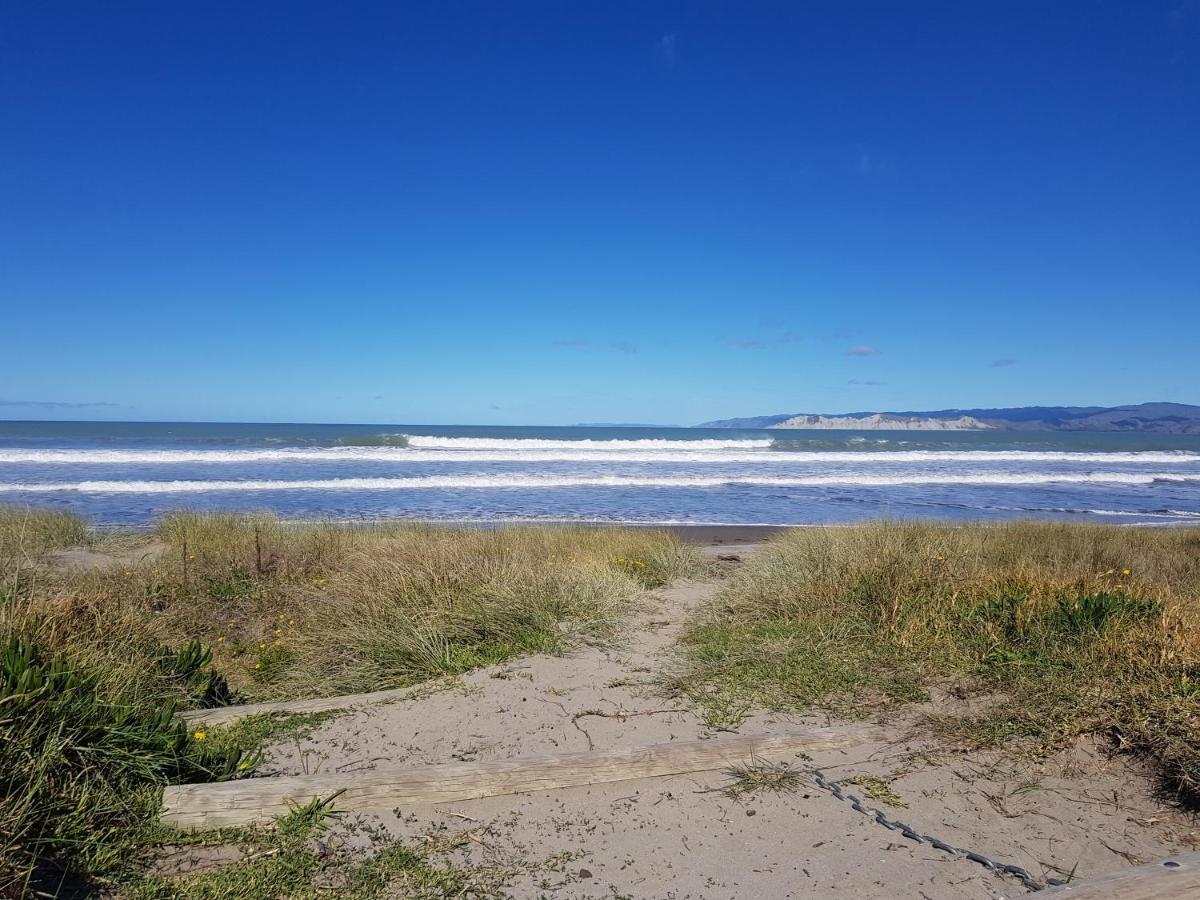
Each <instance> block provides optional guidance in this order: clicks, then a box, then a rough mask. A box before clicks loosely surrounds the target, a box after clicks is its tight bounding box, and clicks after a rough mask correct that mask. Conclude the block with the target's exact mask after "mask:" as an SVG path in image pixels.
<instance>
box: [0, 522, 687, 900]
mask: <svg viewBox="0 0 1200 900" xmlns="http://www.w3.org/2000/svg"><path fill="white" fill-rule="evenodd" d="M89 541H90V535H89V532H88V530H87V528H86V526H85V525H84V523H83V522H82V521H81V520H79V519H77V518H75V517H71V516H64V515H62V514H59V513H40V512H33V511H29V510H5V509H3V508H0V578H2V579H3V582H2V583H3V584H4V585H5V586H6V587H5V592H4V593H3V594H2V595H0V896H5V895H6V894H7V895H13V896H21V895H23V893H24V892H26V891H28V890H32V889H35V888H36V889H40V890H44V891H48V892H50V893H53V892H54V891H55V890H56V889H57V887H56V886H57V885H58V884H60V883H67V882H72V881H76V882H78V881H83V882H86V881H88V880H89V879H96V878H107V877H113V876H120V875H122V873H126V872H128V869H129V865H130V863H131V861H133V860H135V859H136V857H137V852H136V851H137V850H138V848H139V846H140V842H142V841H144V840H145V834H146V829H147V828H148V827H149V826H150V825H151V824H152V822H153V820H154V816H155V812H156V809H157V796H158V791H159V789H160V788H161V786H162V785H163V784H165V783H169V782H173V781H181V780H190V779H194V778H201V779H205V780H208V779H212V778H218V777H230V776H235V775H237V774H239V772H240V771H241V768H242V767H243V765H244V762H245V760H244V759H243V757H242V756H241V755H239V751H238V750H237V749H236V747H237V746H238V745H237V744H236V742H235V743H234V744H232V745H231V744H230V742H228V741H225V740H222V739H219V737H220V736H216V735H214V736H213V737H210V738H209V739H208V740H207V742H205V741H204V739H203V737H201V738H197V737H196V735H194V734H189V733H188V732H187V731H186V729H184V727H183V726H182V725H181V724H180V723H179V721H178V720H177V719H175V718H174V717H173V712H174V709H175V708H176V707H177V706H188V705H192V706H195V705H212V704H219V703H223V702H227V701H229V700H230V699H231V698H232V697H233V695H234V694H235V693H238V694H241V695H242V697H244V698H245V699H257V698H303V697H313V696H320V695H329V694H336V693H341V692H346V691H359V690H361V691H368V690H375V689H380V688H387V687H396V686H404V685H412V684H416V683H418V682H420V681H423V680H425V679H429V678H432V677H435V676H439V675H443V674H457V673H460V672H464V671H466V670H468V669H471V668H473V667H476V666H479V665H484V664H487V663H492V662H499V661H501V660H504V659H508V658H510V657H512V656H515V655H519V654H526V653H534V652H547V651H549V652H557V651H560V650H563V649H565V648H568V647H570V646H572V645H574V644H577V643H579V642H582V641H603V640H607V639H608V638H609V637H610V636H612V635H613V633H614V631H615V629H616V626H617V624H618V622H619V619H620V617H621V615H622V613H623V612H624V611H625V610H626V609H627V607H628V605H629V604H630V603H631V602H633V601H634V599H635V598H636V597H637V596H638V594H639V593H640V592H641V591H642V590H644V589H645V588H647V587H651V586H654V585H657V584H662V583H664V582H666V581H669V580H671V579H672V578H674V577H676V576H678V575H680V574H684V573H686V572H688V571H691V570H692V568H693V567H694V566H695V565H696V564H697V563H696V557H695V555H694V552H693V551H691V550H690V549H688V548H687V547H685V546H684V545H682V544H681V543H680V542H679V541H677V540H675V539H674V538H672V537H670V536H669V535H666V534H663V533H656V532H652V531H646V530H622V529H593V528H566V527H563V528H558V527H555V528H501V529H460V528H437V527H432V526H425V525H413V524H397V525H361V526H349V525H332V524H311V525H308V524H305V525H300V524H284V523H280V522H278V521H277V520H275V519H274V518H273V517H271V516H269V515H259V516H224V515H195V514H189V513H181V514H176V515H172V516H168V517H166V518H165V519H164V520H163V521H162V522H161V523H160V524H159V525H158V527H157V528H156V530H155V533H154V534H153V535H151V536H148V537H147V538H146V539H145V543H146V546H145V548H144V549H145V550H146V551H147V552H145V553H143V552H140V551H139V552H135V553H120V554H119V555H118V556H116V557H115V558H114V564H113V565H110V566H107V567H103V568H99V569H92V570H86V571H69V570H63V569H56V568H54V567H53V566H51V565H48V564H47V562H46V557H45V554H46V553H47V551H49V550H51V549H54V548H56V547H61V546H68V545H72V544H83V543H87V542H89ZM121 546H124V545H121ZM125 549H128V548H125ZM151 551H153V552H151ZM226 677H227V678H228V681H226ZM226 746H233V747H234V748H235V749H232V750H230V751H228V752H225V751H220V752H218V750H217V748H218V747H226Z"/></svg>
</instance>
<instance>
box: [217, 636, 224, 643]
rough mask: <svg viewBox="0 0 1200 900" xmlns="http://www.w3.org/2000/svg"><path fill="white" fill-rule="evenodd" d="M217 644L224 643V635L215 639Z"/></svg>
mask: <svg viewBox="0 0 1200 900" xmlns="http://www.w3.org/2000/svg"><path fill="white" fill-rule="evenodd" d="M217 643H218V644H223V643H225V635H221V636H220V637H219V638H217Z"/></svg>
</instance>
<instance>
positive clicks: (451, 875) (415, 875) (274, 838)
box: [124, 798, 500, 900]
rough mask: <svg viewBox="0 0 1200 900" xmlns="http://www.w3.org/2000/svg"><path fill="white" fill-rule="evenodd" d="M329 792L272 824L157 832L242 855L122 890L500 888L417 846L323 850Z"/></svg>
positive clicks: (417, 892)
mask: <svg viewBox="0 0 1200 900" xmlns="http://www.w3.org/2000/svg"><path fill="white" fill-rule="evenodd" d="M333 799H334V798H326V799H325V800H314V801H312V802H311V803H308V804H305V805H304V806H299V807H297V808H295V809H293V810H292V811H291V812H290V813H289V814H287V815H286V816H282V817H281V818H279V819H278V820H277V821H276V822H275V826H274V827H273V828H269V829H267V828H258V829H253V828H250V829H225V830H223V831H221V832H217V833H212V834H209V835H204V834H201V835H187V834H179V835H173V836H172V835H167V834H164V835H160V840H164V841H169V840H170V839H171V838H172V837H174V838H176V839H177V842H178V843H189V842H191V843H201V842H204V841H205V840H206V838H213V839H215V840H217V841H219V842H220V843H224V844H238V845H240V846H241V848H242V850H243V851H244V856H243V858H242V859H241V860H239V861H237V862H234V863H232V864H230V865H228V866H225V867H223V868H220V869H217V870H216V871H211V872H204V873H200V874H194V875H182V876H177V877H165V876H149V877H144V878H141V879H139V880H138V881H136V882H134V883H133V884H132V885H130V886H129V887H128V888H127V889H126V891H125V892H124V896H126V897H128V898H129V900H277V898H280V897H289V898H316V897H338V898H347V900H373V898H377V897H406V898H412V900H443V898H453V897H463V896H468V895H469V896H472V897H489V896H500V895H499V894H497V893H493V892H492V891H491V890H488V889H487V888H486V887H485V886H483V885H481V884H479V883H469V882H468V879H467V875H466V874H465V873H463V872H460V871H457V870H455V869H453V868H449V867H439V866H435V865H434V864H432V863H431V862H429V861H428V859H426V857H425V856H423V855H422V854H420V853H418V852H416V851H415V850H412V849H410V848H408V847H405V846H402V845H397V844H390V845H387V846H384V847H382V848H381V849H379V850H378V851H377V852H375V853H374V854H373V855H371V856H370V857H369V858H366V859H355V858H352V857H349V856H346V855H343V854H341V853H338V852H336V851H335V852H334V853H332V854H328V855H326V854H323V853H321V852H320V851H318V849H317V848H316V841H317V839H318V838H320V836H321V835H322V834H323V833H324V832H325V831H327V830H328V827H329V819H330V817H331V816H332V815H333V813H332V812H331V809H332V802H331V801H332V800H333ZM468 888H470V892H469V894H468Z"/></svg>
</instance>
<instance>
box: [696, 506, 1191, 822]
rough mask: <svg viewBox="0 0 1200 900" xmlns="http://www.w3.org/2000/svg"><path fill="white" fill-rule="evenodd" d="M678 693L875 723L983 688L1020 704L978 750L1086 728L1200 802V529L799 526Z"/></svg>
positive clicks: (1065, 736)
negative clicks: (935, 694)
mask: <svg viewBox="0 0 1200 900" xmlns="http://www.w3.org/2000/svg"><path fill="white" fill-rule="evenodd" d="M682 650H683V657H684V663H683V667H682V669H681V671H680V672H678V673H677V674H676V676H675V677H674V679H673V681H674V685H675V687H676V689H677V690H679V691H680V692H682V693H685V694H687V695H688V696H690V697H691V698H693V699H694V700H695V701H696V702H697V703H699V704H700V705H701V707H702V708H704V709H707V710H710V711H711V712H712V714H713V715H716V716H720V715H723V714H724V711H725V710H728V709H729V708H730V707H731V706H733V707H736V705H737V704H739V703H743V704H744V703H750V702H752V703H757V704H762V705H766V706H771V707H776V708H785V709H797V708H803V707H806V706H810V705H813V704H822V705H827V706H832V707H835V708H837V709H839V710H840V711H843V712H860V713H861V712H862V711H863V710H864V709H866V708H869V707H870V706H871V705H873V704H878V703H887V702H899V701H912V700H920V699H922V698H923V697H924V691H923V687H924V686H925V685H927V684H929V683H931V682H933V681H937V680H945V679H946V678H954V677H972V678H974V679H977V680H978V681H979V682H980V684H981V685H982V686H984V687H985V688H989V689H992V690H994V691H996V692H997V693H998V694H1000V695H1003V696H1005V697H1007V698H1009V699H1008V700H1006V701H1005V702H1003V703H1001V704H999V705H998V706H996V707H994V708H992V709H991V710H990V711H989V712H987V713H986V714H983V715H981V716H979V717H978V718H975V719H972V720H953V721H951V720H943V721H942V722H941V723H940V724H941V725H942V727H945V728H949V729H952V730H953V731H955V732H956V733H957V734H959V735H960V736H963V737H966V738H968V739H970V740H972V741H975V742H979V743H988V744H999V743H1003V742H1005V741H1008V740H1013V739H1029V740H1032V741H1034V742H1035V744H1036V745H1037V746H1039V747H1042V748H1052V747H1055V746H1059V745H1061V744H1062V743H1063V742H1065V741H1068V740H1070V739H1072V738H1074V737H1075V736H1077V735H1080V734H1083V733H1101V734H1106V735H1109V736H1111V737H1112V738H1113V739H1114V740H1115V742H1116V744H1117V746H1120V747H1122V748H1124V749H1128V750H1132V751H1136V752H1139V753H1143V754H1146V755H1147V756H1148V757H1150V758H1152V759H1153V760H1155V762H1156V764H1157V766H1158V767H1159V771H1160V772H1161V774H1162V776H1163V779H1164V783H1165V784H1166V785H1167V786H1168V787H1169V788H1170V789H1171V790H1172V791H1175V792H1177V793H1178V794H1179V795H1180V796H1181V797H1183V798H1184V799H1186V800H1189V801H1191V802H1195V801H1196V800H1197V799H1200V728H1197V724H1196V723H1197V722H1200V681H1198V679H1200V531H1197V530H1194V529H1186V530H1184V529H1119V528H1111V527H1104V526H1087V525H1074V524H1041V523H1030V522H1018V523H1011V524H1003V525H972V526H943V525H936V524H916V523H913V524H908V523H877V524H871V525H861V526H854V527H849V528H829V529H825V528H814V529H799V530H796V531H794V532H791V533H789V534H787V535H786V536H784V537H781V538H779V539H778V540H776V541H774V542H773V543H772V544H771V546H769V547H768V548H767V549H765V550H764V551H763V552H762V553H760V554H759V555H758V556H756V557H754V558H753V559H751V560H750V561H749V562H748V564H747V565H746V566H745V567H744V568H743V569H742V570H741V572H740V573H739V574H738V575H737V576H736V577H735V579H734V580H733V581H732V582H731V583H730V585H729V586H728V587H727V588H726V589H725V590H724V591H723V592H722V593H721V594H720V595H718V596H717V597H716V598H715V600H714V602H713V604H712V605H711V607H710V608H708V609H707V610H705V611H704V613H703V614H702V615H701V616H700V617H698V618H697V619H696V620H695V621H694V622H693V623H692V625H691V627H690V628H689V630H688V631H687V632H686V634H685V636H684V638H683V641H682Z"/></svg>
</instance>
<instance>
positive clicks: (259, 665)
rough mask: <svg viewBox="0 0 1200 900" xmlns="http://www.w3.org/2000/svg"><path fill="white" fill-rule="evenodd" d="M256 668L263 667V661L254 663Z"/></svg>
mask: <svg viewBox="0 0 1200 900" xmlns="http://www.w3.org/2000/svg"><path fill="white" fill-rule="evenodd" d="M254 668H256V669H261V668H262V663H255V664H254Z"/></svg>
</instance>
